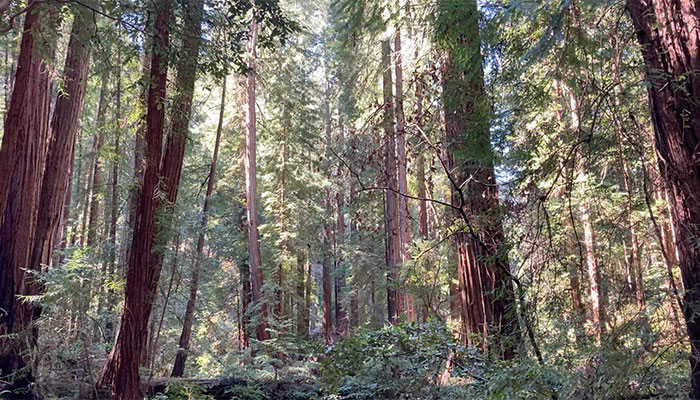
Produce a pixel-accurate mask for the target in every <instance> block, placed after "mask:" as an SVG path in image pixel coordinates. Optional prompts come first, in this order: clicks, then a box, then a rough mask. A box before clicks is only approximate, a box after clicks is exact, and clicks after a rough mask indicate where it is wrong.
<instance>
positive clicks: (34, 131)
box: [0, 1, 55, 386]
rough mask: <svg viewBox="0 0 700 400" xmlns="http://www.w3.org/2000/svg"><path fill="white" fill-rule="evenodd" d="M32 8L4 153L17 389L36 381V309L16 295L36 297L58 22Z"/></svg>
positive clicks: (2, 268) (3, 349) (4, 323)
mask: <svg viewBox="0 0 700 400" xmlns="http://www.w3.org/2000/svg"><path fill="white" fill-rule="evenodd" d="M28 8H29V10H28V11H27V12H26V14H25V21H24V29H23V34H22V42H21V48H20V54H19V59H18V62H17V72H16V74H15V85H14V90H13V92H12V99H11V100H10V107H9V110H8V113H7V117H6V119H5V129H4V131H3V132H4V133H3V137H2V146H1V147H0V182H3V184H2V185H0V310H1V311H0V375H7V374H10V373H12V372H13V371H18V370H19V369H23V368H25V367H27V368H26V370H24V371H18V372H20V375H19V376H18V381H19V382H16V383H17V385H18V386H26V384H27V383H28V382H30V381H31V380H32V379H33V368H32V367H33V366H32V365H31V364H30V359H29V354H27V351H28V350H31V349H33V348H34V347H35V341H36V332H35V330H34V329H31V330H30V332H28V331H27V328H28V327H29V323H30V322H31V321H32V320H33V319H34V318H36V315H35V312H36V311H37V309H35V308H34V307H33V306H32V305H31V304H27V303H25V302H23V301H21V300H19V299H18V298H17V295H32V294H36V293H34V291H35V285H34V284H33V283H32V282H31V279H30V278H29V276H28V274H27V273H25V272H24V271H23V269H24V268H26V267H27V266H28V265H30V262H31V256H32V249H33V245H34V239H35V233H36V223H37V212H38V208H39V200H40V199H39V196H40V190H41V187H40V186H41V182H42V174H43V171H44V162H45V157H46V150H47V148H46V147H47V146H46V142H47V139H48V125H49V108H50V106H49V101H50V98H49V94H50V87H51V77H50V68H47V66H46V65H45V63H44V60H50V59H52V58H53V52H54V43H53V40H52V39H50V38H46V37H43V36H44V35H45V34H46V32H47V31H48V30H49V29H51V27H50V25H51V22H52V19H53V18H55V17H53V16H52V15H50V14H52V13H51V9H50V6H47V5H42V4H41V3H39V2H37V1H30V2H29V6H28ZM40 35H41V36H40ZM10 188H12V189H13V190H12V191H11V192H10ZM8 334H12V336H11V337H8V336H6V335H8ZM27 343H29V346H27ZM22 372H23V373H22Z"/></svg>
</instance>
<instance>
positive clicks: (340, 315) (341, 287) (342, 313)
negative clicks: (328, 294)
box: [335, 117, 349, 337]
mask: <svg viewBox="0 0 700 400" xmlns="http://www.w3.org/2000/svg"><path fill="white" fill-rule="evenodd" d="M344 143H345V126H344V125H343V119H342V117H341V118H340V119H339V121H338V147H339V149H342V147H343V146H344ZM337 176H338V182H339V183H340V188H339V190H338V192H337V193H336V194H335V205H336V219H335V232H336V234H335V244H336V257H335V265H336V270H335V271H336V272H335V287H336V291H335V318H336V327H337V329H338V333H339V334H340V336H342V337H344V336H346V335H347V334H348V323H349V321H348V314H347V311H346V310H345V305H344V304H343V297H344V296H345V286H346V278H345V275H346V274H345V271H343V270H341V268H342V264H343V253H344V251H345V247H344V245H345V242H346V238H345V196H344V194H343V186H344V185H343V184H342V182H343V171H342V167H340V166H339V167H338V173H337Z"/></svg>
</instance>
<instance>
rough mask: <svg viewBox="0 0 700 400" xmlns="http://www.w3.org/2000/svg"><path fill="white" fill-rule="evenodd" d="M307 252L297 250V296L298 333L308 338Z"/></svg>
mask: <svg viewBox="0 0 700 400" xmlns="http://www.w3.org/2000/svg"><path fill="white" fill-rule="evenodd" d="M306 262H307V261H306V252H305V251H303V250H298V251H297V278H296V279H297V296H296V303H297V306H296V311H297V335H298V336H299V337H300V338H302V339H307V338H308V336H309V318H308V314H309V309H308V307H307V305H306V295H305V289H306V282H305V279H306Z"/></svg>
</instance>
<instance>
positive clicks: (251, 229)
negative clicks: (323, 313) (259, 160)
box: [245, 10, 270, 340]
mask: <svg viewBox="0 0 700 400" xmlns="http://www.w3.org/2000/svg"><path fill="white" fill-rule="evenodd" d="M255 18H256V16H255V10H253V20H252V22H251V24H250V39H249V42H248V60H247V68H248V72H247V74H246V94H247V101H248V103H247V112H246V135H245V142H246V146H245V188H246V190H245V199H246V215H247V220H248V257H249V265H250V284H251V292H252V295H253V299H252V300H253V306H254V307H258V309H259V312H258V318H257V321H256V323H257V325H256V334H257V338H258V340H267V339H269V338H270V332H269V330H268V329H267V305H266V304H265V302H264V301H263V298H262V286H263V271H262V259H261V256H260V233H259V232H258V179H257V166H256V157H257V154H256V151H257V150H256V136H257V123H256V120H255V114H256V113H255V61H256V56H257V46H258V24H257V21H256V20H255Z"/></svg>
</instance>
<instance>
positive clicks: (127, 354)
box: [99, 0, 171, 400]
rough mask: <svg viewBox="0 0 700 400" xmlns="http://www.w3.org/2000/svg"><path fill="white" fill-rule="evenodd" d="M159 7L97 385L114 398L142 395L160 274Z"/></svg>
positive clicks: (165, 10) (163, 31) (164, 41)
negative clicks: (109, 343) (120, 279)
mask: <svg viewBox="0 0 700 400" xmlns="http://www.w3.org/2000/svg"><path fill="white" fill-rule="evenodd" d="M157 10H158V11H157V14H156V21H155V35H154V38H153V52H152V60H151V72H150V78H149V79H150V82H152V83H151V85H150V87H149V90H148V111H147V117H146V121H147V130H146V152H145V154H144V159H145V169H144V176H143V185H142V188H141V194H140V196H139V203H138V206H137V210H136V219H135V222H136V223H135V229H134V235H133V239H132V249H131V254H130V256H129V266H128V270H127V276H126V287H125V296H124V311H123V313H122V318H121V324H120V327H119V331H118V333H117V337H116V339H115V343H114V347H113V348H112V351H111V352H110V354H109V358H108V360H107V364H106V365H105V367H104V369H103V370H102V373H101V376H100V380H99V386H111V387H112V392H113V394H114V398H115V399H117V400H133V399H138V398H142V397H143V396H142V393H141V388H140V382H139V381H140V379H139V361H140V360H141V353H142V351H143V350H144V340H143V338H144V337H145V336H146V334H147V333H148V319H149V316H150V314H151V308H152V306H153V299H154V297H155V296H154V294H155V290H156V286H157V284H158V278H159V277H160V270H158V269H157V268H156V264H155V263H154V261H155V260H154V257H153V252H152V251H153V246H154V242H155V237H154V232H156V226H155V223H156V221H155V220H156V210H157V200H156V197H157V196H154V194H155V193H156V191H157V190H158V184H159V171H160V168H159V167H160V162H161V153H162V145H163V125H164V122H165V95H166V83H167V62H166V60H165V54H164V53H165V49H167V48H168V46H169V42H170V31H169V27H168V24H169V21H170V17H171V7H170V1H169V0H160V1H159V2H158V8H157Z"/></svg>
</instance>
